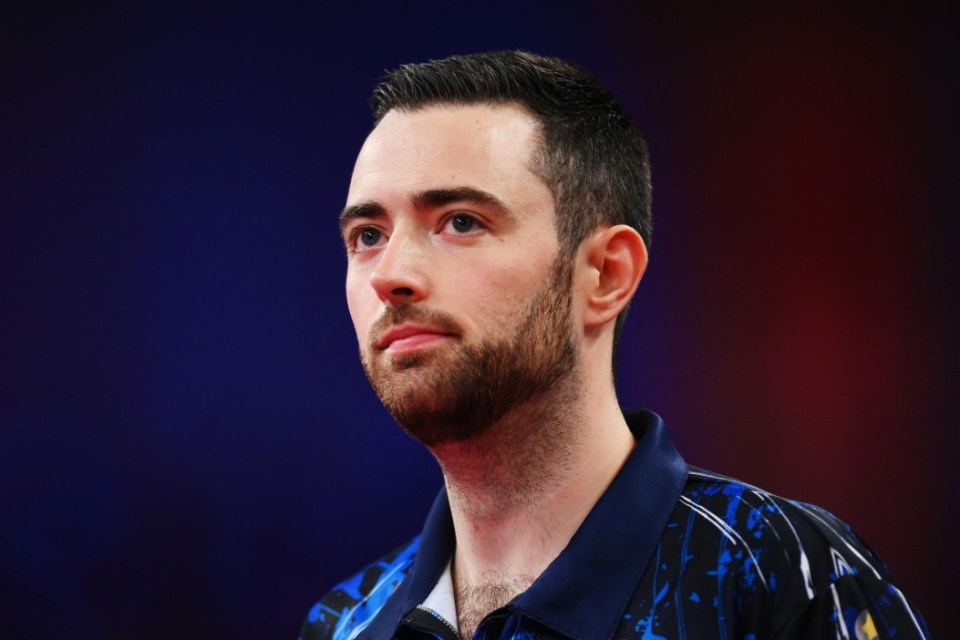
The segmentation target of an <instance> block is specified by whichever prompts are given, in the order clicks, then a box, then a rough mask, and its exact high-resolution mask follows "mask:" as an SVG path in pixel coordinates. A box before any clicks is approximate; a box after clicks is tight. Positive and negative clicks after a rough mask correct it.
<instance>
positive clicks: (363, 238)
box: [341, 54, 649, 444]
mask: <svg viewBox="0 0 960 640" xmlns="http://www.w3.org/2000/svg"><path fill="white" fill-rule="evenodd" d="M457 60H461V61H463V60H469V61H471V65H472V66H473V67H474V71H475V72H477V73H479V74H480V76H483V73H482V69H483V68H485V66H490V65H492V67H494V68H496V69H500V68H499V67H498V66H497V64H498V61H503V60H509V61H511V65H508V66H510V68H509V69H500V70H499V71H498V72H497V73H499V74H500V75H499V76H498V77H497V78H495V80H496V81H497V82H501V83H503V84H504V87H505V89H504V90H503V91H501V92H499V93H496V94H492V93H483V92H481V93H476V90H477V89H478V88H479V89H483V90H484V91H487V92H489V91H493V88H492V84H491V82H492V81H491V80H490V79H489V78H488V79H487V80H486V81H485V82H480V83H479V84H477V86H476V87H474V89H473V93H470V94H469V95H467V94H456V95H455V96H453V97H451V96H449V95H448V91H447V90H446V89H444V88H443V87H442V86H440V84H438V83H441V84H442V82H446V83H448V84H451V85H457V83H458V76H457V75H456V73H455V72H454V71H453V70H450V69H447V70H446V71H442V70H441V71H438V70H437V69H435V68H434V67H433V66H431V65H442V64H444V62H440V63H428V64H427V65H424V69H423V70H422V72H423V73H425V74H426V75H427V76H430V75H435V76H436V78H434V79H433V80H430V81H427V80H428V79H423V78H421V79H420V80H418V79H417V77H416V76H417V72H416V68H415V67H405V68H404V69H401V70H399V71H397V72H395V73H394V74H393V76H391V78H393V80H390V79H388V80H387V81H385V83H384V84H382V85H381V86H380V87H379V88H378V89H377V96H380V97H379V98H377V97H375V99H374V104H375V109H376V110H377V111H376V116H377V125H376V127H375V128H374V130H373V132H371V134H370V136H369V137H368V138H367V141H366V142H365V144H364V146H363V149H362V150H361V152H360V154H359V156H358V158H357V163H356V166H355V169H354V174H353V178H352V180H351V184H350V193H349V195H348V201H347V207H346V209H345V210H344V212H343V214H342V216H341V230H342V232H343V236H344V239H345V242H346V244H347V248H348V271H347V298H348V303H349V306H350V312H351V315H352V317H353V320H354V324H355V327H356V329H357V335H358V337H359V339H360V344H361V354H362V356H363V361H364V366H365V368H366V370H367V373H368V375H369V376H370V379H371V382H372V383H373V385H374V387H375V388H376V390H377V392H378V394H379V395H380V397H381V399H382V400H383V401H384V404H385V405H386V406H387V407H388V409H390V411H391V412H392V413H393V414H394V416H395V417H396V418H397V419H398V421H399V422H400V423H401V424H402V425H403V426H404V427H405V428H407V429H408V431H411V433H412V434H413V435H414V436H415V437H417V438H419V439H421V440H423V441H424V442H426V443H428V444H439V443H443V442H448V441H458V440H465V439H469V438H472V437H474V436H476V435H477V434H479V433H483V431H484V430H485V429H486V428H487V427H489V425H490V424H491V423H493V422H496V421H497V420H499V419H500V418H501V417H503V416H504V415H505V414H506V413H508V412H510V411H511V410H512V409H514V408H516V407H517V406H518V405H521V404H524V403H526V402H527V401H529V400H538V399H541V398H545V397H547V396H550V395H551V394H552V395H553V396H554V397H555V396H556V395H557V394H558V393H560V390H563V389H566V390H568V391H569V390H571V389H572V390H573V391H572V394H573V395H576V388H577V385H575V384H569V383H570V382H571V380H573V379H575V378H576V377H577V374H578V372H579V369H580V365H581V356H582V352H583V351H586V352H587V353H589V354H591V358H590V359H589V362H590V363H595V362H599V361H600V360H601V359H602V358H603V357H605V358H606V362H607V365H606V366H607V371H609V366H610V365H609V357H610V355H609V354H610V351H611V346H610V345H611V342H612V338H611V335H612V334H613V333H614V332H613V325H614V324H615V322H614V320H615V318H616V317H617V316H618V315H622V314H621V312H622V311H623V309H624V308H625V307H626V304H627V303H628V302H629V298H630V296H631V295H632V293H633V290H634V288H635V287H636V283H637V281H639V278H640V276H641V275H642V271H643V266H645V264H646V252H645V247H644V243H643V241H642V240H641V238H640V233H638V231H637V230H636V229H637V226H639V227H641V228H643V226H644V224H645V225H646V226H647V227H649V224H648V223H643V222H638V223H637V224H631V225H630V226H627V225H625V224H623V222H622V221H621V220H620V217H622V216H623V215H628V214H629V215H632V216H633V218H636V219H638V220H642V219H646V217H647V216H646V214H645V213H642V212H643V211H645V209H643V207H640V210H642V211H641V214H637V212H636V211H633V210H632V209H629V208H627V207H626V206H625V205H623V204H622V203H621V204H616V203H614V204H611V202H613V201H614V200H617V198H613V197H612V196H610V195H609V192H611V191H614V192H616V191H617V189H615V188H614V186H615V185H614V183H617V182H618V181H620V182H623V181H625V180H626V177H625V176H626V175H628V174H629V173H630V172H629V171H627V172H624V171H619V172H616V173H618V177H615V178H611V177H609V176H607V175H603V176H598V175H596V174H597V173H598V172H601V171H602V172H606V173H610V172H611V169H610V168H609V167H607V168H602V167H600V165H602V164H604V163H602V162H601V161H600V160H599V158H600V156H601V155H602V154H600V153H599V152H598V151H597V147H598V140H601V139H609V138H611V137H614V136H612V135H611V133H610V130H611V129H613V128H616V127H621V128H622V126H621V125H623V124H624V123H626V125H627V130H626V132H625V133H624V132H621V137H626V138H627V140H626V141H623V140H621V141H620V143H618V144H614V145H611V144H609V143H604V144H605V146H606V147H608V148H609V149H614V150H615V153H614V157H611V158H609V159H608V162H607V164H616V163H617V162H618V161H622V160H621V159H619V158H618V157H617V156H616V153H619V154H620V156H622V155H624V154H627V155H629V153H628V151H629V150H628V151H624V149H626V148H627V147H629V148H630V149H632V152H633V155H634V156H636V157H638V158H639V162H640V164H641V165H642V166H640V167H635V168H634V173H637V174H645V172H646V168H645V167H646V165H645V162H646V161H645V155H644V153H643V148H642V146H643V145H642V142H640V139H639V136H637V135H636V133H635V132H633V130H632V128H630V127H629V121H627V120H626V118H625V116H623V114H622V112H620V111H619V110H616V113H611V108H612V107H610V106H609V105H610V104H612V99H611V98H610V97H609V94H608V93H606V90H605V89H603V88H602V87H601V86H600V85H599V84H598V83H597V82H596V81H595V80H593V79H592V78H591V77H589V76H587V75H585V74H584V72H582V71H579V70H577V69H575V68H573V67H569V66H567V65H565V64H564V63H560V62H557V61H549V60H543V59H540V58H535V57H532V56H528V55H527V54H487V55H485V56H477V57H476V59H474V58H458V59H457ZM484 60H486V62H484ZM526 66H533V67H540V66H542V67H546V68H547V69H546V70H547V71H549V70H550V69H552V72H551V73H552V74H553V89H552V90H550V91H545V94H546V97H544V96H543V95H539V94H542V93H544V90H542V89H538V88H537V87H538V81H537V80H536V77H538V74H543V73H544V72H545V71H544V70H543V69H541V70H540V71H536V69H534V70H533V71H531V70H529V69H528V70H527V72H526V73H528V75H529V74H530V73H533V76H532V77H527V76H523V75H522V74H521V75H520V76H517V75H516V74H517V73H519V71H518V70H521V69H523V68H525V67H526ZM514 67H516V69H514ZM562 70H563V71H564V72H565V73H567V74H568V75H569V77H568V78H567V82H568V83H569V84H574V85H575V84H577V82H579V81H581V80H582V81H583V82H589V83H592V86H593V91H592V92H593V93H594V94H596V93H598V92H602V93H603V95H602V96H595V99H594V100H593V102H592V103H591V101H590V100H587V99H585V98H584V97H583V96H582V95H581V94H583V93H588V94H589V93H591V91H586V90H585V89H583V88H581V89H579V90H575V89H572V88H570V87H567V88H564V87H562V86H561V85H563V84H564V83H563V82H562V81H561V80H562V78H561V76H563V73H561V71H562ZM401 74H404V75H405V76H408V77H407V79H406V80H404V81H403V82H401V81H400V79H399V75H401ZM450 74H453V75H450ZM548 75H549V74H548ZM576 79H581V80H576ZM461 80H462V79H461ZM575 80H576V81H575ZM415 81H416V82H415ZM421 81H422V82H421ZM418 82H420V84H417V83H418ZM548 84H549V83H548ZM488 85H490V86H488ZM520 85H523V87H525V88H524V90H523V91H524V92H526V91H533V92H534V93H537V92H538V91H539V93H538V94H537V95H536V96H534V99H530V100H523V99H521V98H517V97H514V93H516V92H517V90H518V87H520ZM390 87H392V88H393V89H392V90H394V93H395V94H396V95H394V97H393V98H390V99H389V100H388V99H387V98H386V97H385V95H386V93H385V92H388V89H389V88H390ZM431 87H432V89H431ZM400 89H403V91H400ZM428 89H429V90H428ZM507 89H509V90H511V91H514V93H510V92H509V91H506V90H507ZM431 91H432V92H433V93H435V94H436V96H434V95H433V94H432V93H431ZM468 93H469V92H468ZM401 94H403V95H405V96H406V97H405V98H403V99H401V97H403V96H401ZM408 94H409V95H408ZM563 95H566V96H567V97H568V98H569V99H570V100H574V101H576V102H577V104H579V105H581V107H580V108H579V109H578V110H574V112H573V115H572V116H571V117H570V118H569V119H570V120H571V121H569V122H567V121H565V120H564V119H563V118H561V117H560V116H559V115H558V113H555V112H559V111H560V110H562V109H563V108H565V107H564V106H563V105H562V104H560V103H561V102H562V101H563V100H562V96H563ZM470 96H473V97H470ZM578 96H579V97H578ZM603 101H606V104H607V109H606V111H605V112H604V113H605V114H606V115H605V117H604V116H601V115H599V114H597V113H593V112H591V106H590V105H591V104H594V103H600V102H603ZM534 103H535V104H538V105H540V107H538V108H535V107H533V106H531V104H534ZM551 104H553V106H552V107H551V106H550V105H551ZM594 108H595V110H598V109H599V107H596V105H595V104H594ZM537 109H539V111H545V112H547V113H548V116H549V118H550V119H549V120H548V119H547V116H542V115H540V113H539V111H538V110H537ZM567 110H568V111H569V109H567ZM618 114H619V115H618ZM587 120H591V121H594V125H592V126H591V127H587V128H585V127H584V125H583V122H581V121H587ZM620 120H622V121H623V122H621V123H620V124H617V122H619V121H620ZM604 121H605V122H606V124H604ZM547 123H549V124H547ZM588 129H589V131H593V132H595V133H594V134H593V135H594V138H592V139H585V140H581V141H580V145H579V146H580V147H583V148H585V149H586V151H583V150H582V149H581V151H583V152H577V153H574V152H573V151H572V148H573V147H574V146H576V144H575V143H576V142H577V140H576V136H578V135H584V136H587V135H591V134H588V133H587V132H586V131H587V130H588ZM598 131H599V133H597V132H598ZM575 132H576V135H574V133H575ZM550 140H558V141H559V142H556V143H555V144H554V145H552V146H551V147H550V149H552V150H547V149H548V144H547V143H548V142H549V141H550ZM609 149H608V151H609ZM640 191H642V192H643V193H644V194H646V193H647V192H648V189H646V187H641V189H640ZM639 197H640V201H642V202H643V206H646V200H647V199H648V197H647V196H646V195H642V196H639ZM621 199H622V198H621ZM558 201H562V202H564V203H565V204H564V205H562V206H561V205H560V204H557V202H558ZM638 206H639V205H638ZM598 207H606V208H605V209H602V210H601V209H599V208H598ZM561 208H562V209H563V210H564V211H565V213H561V212H560V210H561ZM610 211H614V213H610ZM631 212H633V213H631ZM574 214H577V215H574ZM581 214H582V215H581ZM598 336H601V338H600V339H598ZM602 336H606V338H603V337H602ZM604 341H605V342H604ZM601 342H602V343H603V344H604V345H605V346H602V347H600V348H598V347H597V346H596V345H598V344H600V343H601ZM604 350H605V353H606V356H603V357H601V356H597V355H596V354H598V353H600V352H602V351H604ZM431 423H433V424H432V426H431Z"/></svg>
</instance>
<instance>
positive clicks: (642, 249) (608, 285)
mask: <svg viewBox="0 0 960 640" xmlns="http://www.w3.org/2000/svg"><path fill="white" fill-rule="evenodd" d="M586 245H587V246H586V249H587V255H586V259H587V264H588V267H589V269H590V273H591V275H592V277H591V279H590V282H589V285H588V286H589V291H587V292H586V293H587V298H586V303H587V306H586V315H585V318H584V321H585V326H586V327H588V328H593V327H599V326H602V325H604V324H606V323H608V322H611V321H613V320H615V319H616V317H617V315H618V314H619V313H620V312H621V311H623V309H624V307H626V306H627V304H629V302H630V298H632V297H633V293H634V291H636V290H637V285H638V284H640V279H641V278H642V277H643V273H644V271H646V269H647V246H646V244H644V242H643V238H641V237H640V234H639V233H638V232H637V231H636V230H635V229H634V228H633V227H629V226H627V225H625V224H618V225H614V226H612V227H605V228H602V229H599V230H598V231H597V232H595V233H594V234H593V235H592V236H590V237H589V238H588V239H587V241H586Z"/></svg>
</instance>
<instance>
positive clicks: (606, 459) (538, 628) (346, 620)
mask: <svg viewBox="0 0 960 640" xmlns="http://www.w3.org/2000/svg"><path fill="white" fill-rule="evenodd" d="M372 102H373V109H374V114H375V119H376V124H375V127H374V129H373V131H372V132H371V133H370V135H369V137H368V138H367V140H366V142H365V144H364V145H363V148H362V149H361V151H360V154H359V157H358V158H357V161H356V166H355V169H354V173H353V178H352V181H351V183H350V190H349V195H348V198H347V206H346V208H345V209H344V211H343V214H342V215H341V219H340V226H341V231H342V234H343V238H344V240H345V243H346V247H347V255H348V258H347V259H348V269H347V301H348V305H349V308H350V313H351V316H352V318H353V321H354V325H355V328H356V331H357V337H358V339H359V343H360V352H361V357H362V360H363V365H364V368H365V370H366V372H367V375H368V377H369V379H370V381H371V383H372V385H373V386H374V388H375V389H376V391H377V394H378V395H379V397H380V399H381V400H382V401H383V403H384V405H385V406H386V407H387V409H389V411H390V412H391V413H392V414H393V416H394V417H395V418H396V420H397V422H398V423H399V424H400V425H401V426H402V427H403V428H404V429H405V430H406V431H407V432H408V433H409V434H410V435H411V436H412V437H414V438H416V439H417V440H419V441H420V442H422V443H423V444H424V445H425V446H427V447H428V448H429V450H430V451H431V453H432V454H433V455H434V456H435V457H436V459H437V462H438V463H439V464H440V467H441V469H442V471H443V475H444V479H445V490H444V491H442V492H441V494H440V495H439V497H438V498H437V500H436V502H435V503H434V506H433V508H432V510H431V512H430V514H429V516H428V518H427V522H426V525H425V527H424V530H423V533H422V535H421V536H419V537H418V538H417V539H415V540H414V541H413V542H410V543H407V544H405V545H403V546H402V547H400V548H399V549H398V550H397V551H395V552H393V553H391V554H390V555H388V556H387V557H385V558H383V559H381V560H379V561H378V562H376V563H374V564H373V565H371V566H370V567H368V568H367V569H366V570H364V571H363V572H361V573H360V574H358V575H357V576H355V577H354V578H352V579H350V580H348V581H346V582H344V583H343V584H341V585H339V586H337V587H336V588H334V589H333V591H332V592H331V593H330V594H329V595H327V596H326V597H325V598H324V599H323V600H322V601H321V602H320V603H318V604H317V605H316V606H314V607H313V609H311V611H310V613H309V615H308V617H307V621H306V623H305V625H304V628H303V632H302V638H303V640H316V639H320V638H337V639H347V638H370V639H375V640H387V639H390V638H397V639H406V638H444V639H451V638H458V637H460V638H468V637H473V638H489V639H493V638H504V639H505V638H517V639H519V638H583V639H597V640H599V639H601V638H603V639H607V638H684V637H689V638H697V639H701V638H754V639H756V638H774V637H776V638H801V637H802V638H820V637H829V638H832V637H837V638H876V637H893V636H894V635H896V637H897V638H898V639H902V638H920V637H924V636H925V630H924V626H923V623H922V621H921V620H920V619H919V617H918V616H917V615H916V614H915V613H914V612H913V611H912V610H911V608H910V605H909V604H908V603H907V601H906V599H905V598H904V596H903V594H902V593H901V592H900V591H899V590H898V589H897V588H896V587H895V586H893V584H892V583H891V582H890V581H889V578H888V575H887V570H886V568H885V566H884V565H883V564H882V562H881V561H880V560H879V559H878V558H877V557H876V556H875V555H874V554H873V552H872V551H870V549H869V548H868V547H867V546H866V545H865V544H864V543H863V542H862V541H861V540H860V539H859V538H857V537H856V535H855V534H853V533H852V532H851V531H850V530H849V529H848V528H847V527H846V526H845V525H844V524H843V523H841V522H839V521H838V520H837V519H835V518H834V517H833V516H832V515H830V514H829V513H827V512H825V511H823V510H821V509H819V508H817V507H813V506H810V505H803V504H798V503H794V502H790V501H787V500H783V499H781V498H778V497H776V496H773V495H771V494H769V493H766V492H764V491H762V490H760V489H757V488H754V487H750V486H746V485H744V484H742V483H740V482H737V481H735V480H731V479H728V478H725V477H722V476H718V475H716V474H712V473H709V472H706V471H702V470H699V469H694V468H692V467H688V465H687V464H686V463H684V461H683V460H682V458H681V457H680V455H679V454H678V453H677V451H676V450H675V449H674V448H673V445H672V444H671V443H670V441H669V440H668V439H667V437H666V435H665V433H664V427H663V424H662V423H661V421H660V419H659V417H657V416H656V415H654V414H652V413H649V412H641V413H639V414H636V415H630V416H625V415H624V414H623V413H622V412H621V409H620V407H619V404H618V402H617V398H616V395H615V392H614V383H613V371H612V369H613V367H612V359H613V353H614V349H615V344H616V341H617V336H618V334H619V332H620V327H621V326H622V323H623V319H624V316H625V314H626V310H627V306H628V304H629V302H630V298H631V296H632V295H633V293H634V291H635V289H636V287H637V285H638V283H639V282H640V279H641V277H642V276H643V273H644V269H645V267H646V264H647V250H646V247H647V246H648V245H649V241H650V229H651V224H650V180H649V167H648V160H647V153H646V148H645V144H644V142H643V140H642V138H641V137H640V135H639V134H638V133H637V132H636V130H635V128H634V127H633V125H632V124H631V122H630V120H629V118H628V117H627V116H626V115H625V113H624V111H623V110H622V108H621V107H620V106H619V105H618V104H617V103H616V101H615V100H614V99H613V97H612V96H611V95H610V93H609V91H608V90H607V89H606V88H605V87H603V85H601V84H600V83H599V81H597V80H596V79H595V78H594V77H593V76H591V75H590V74H588V73H587V72H585V71H583V70H581V69H580V68H578V67H575V66H573V65H570V64H568V63H565V62H562V61H559V60H555V59H549V58H542V57H538V56H534V55H530V54H527V53H519V52H505V53H491V54H480V55H472V56H462V57H461V56H458V57H452V58H448V59H446V60H441V61H435V62H430V63H426V64H421V65H410V66H405V67H401V68H400V69H398V70H396V71H394V72H393V73H391V74H389V75H388V76H387V77H386V79H385V80H384V81H383V82H382V83H381V84H380V85H379V86H378V87H377V88H376V90H375V92H374V95H373V101H372Z"/></svg>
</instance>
